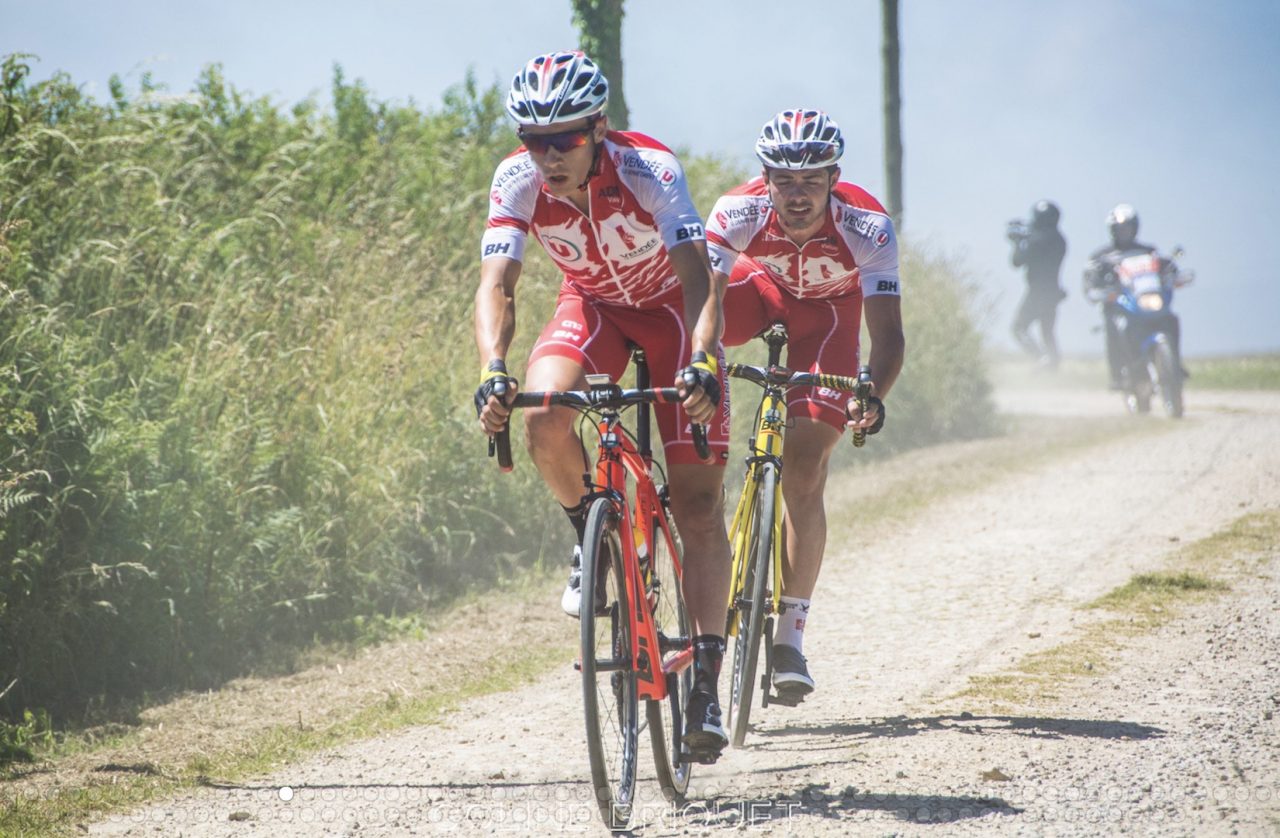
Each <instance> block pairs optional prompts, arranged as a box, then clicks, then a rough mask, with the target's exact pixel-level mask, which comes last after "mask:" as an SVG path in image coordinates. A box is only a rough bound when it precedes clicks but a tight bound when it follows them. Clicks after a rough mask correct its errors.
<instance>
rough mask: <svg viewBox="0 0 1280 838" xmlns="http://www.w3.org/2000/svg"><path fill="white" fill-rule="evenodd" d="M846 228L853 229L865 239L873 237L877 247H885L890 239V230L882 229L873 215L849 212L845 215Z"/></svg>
mask: <svg viewBox="0 0 1280 838" xmlns="http://www.w3.org/2000/svg"><path fill="white" fill-rule="evenodd" d="M844 228H845V229H846V230H852V231H853V232H855V233H857V234H858V235H859V236H862V237H863V238H864V239H871V240H872V241H873V242H875V245H876V247H883V246H884V245H885V243H886V242H888V241H889V233H888V231H887V230H882V229H880V225H879V224H878V223H876V220H875V219H874V218H873V217H871V216H867V215H861V214H859V213H853V212H851V213H848V214H846V215H845V217H844Z"/></svg>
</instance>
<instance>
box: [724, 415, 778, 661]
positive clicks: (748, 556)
mask: <svg viewBox="0 0 1280 838" xmlns="http://www.w3.org/2000/svg"><path fill="white" fill-rule="evenodd" d="M786 424H787V403H786V401H785V400H784V399H780V398H777V397H776V396H774V395H773V394H772V393H769V392H768V391H766V392H765V396H764V399H763V401H762V402H761V405H760V411H759V413H758V414H757V416H756V427H755V433H754V434H753V436H752V440H751V459H750V461H749V462H748V464H747V478H746V482H745V483H744V484H743V487H742V497H740V498H739V499H738V508H737V509H736V510H735V511H734V513H733V523H732V524H731V525H730V526H729V545H730V548H731V549H732V550H733V570H732V572H731V576H730V585H729V607H730V609H732V608H733V604H734V602H735V601H736V600H737V599H738V598H739V597H741V596H742V595H743V593H744V592H745V591H746V587H747V568H749V567H750V566H751V562H753V561H755V555H754V553H753V552H752V550H751V531H752V528H753V526H752V525H753V524H754V522H755V518H756V515H757V514H758V510H757V509H756V494H757V489H758V488H759V486H760V476H761V471H762V469H763V467H764V460H762V459H761V458H762V457H765V456H774V457H778V458H781V457H782V430H783V428H784V427H786ZM783 517H784V516H783V506H782V481H781V480H780V479H779V480H777V481H775V482H774V499H773V542H772V544H773V550H772V553H773V562H772V564H773V579H774V584H773V611H774V612H775V613H776V612H777V610H778V602H779V598H780V597H781V596H782V519H783ZM728 633H729V635H730V636H734V635H736V634H737V633H738V621H737V620H731V621H730V623H729V626H728Z"/></svg>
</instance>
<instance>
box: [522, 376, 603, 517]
mask: <svg viewBox="0 0 1280 838" xmlns="http://www.w3.org/2000/svg"><path fill="white" fill-rule="evenodd" d="M586 386H587V379H586V375H585V373H584V372H583V369H582V365H581V364H579V363H577V362H576V361H574V360H573V359H571V358H564V357H561V356H558V355H544V356H543V357H541V358H539V359H538V360H537V361H535V362H534V363H533V364H532V365H531V366H530V367H529V372H528V374H527V375H526V377H525V381H524V383H523V386H522V387H521V389H523V390H528V391H530V392H533V391H538V390H580V389H583V388H585V387H586ZM577 417H578V413H577V412H576V411H574V410H572V409H570V408H567V407H538V408H529V409H528V410H525V411H524V431H525V442H526V444H527V446H528V449H529V457H530V458H531V459H532V460H533V462H534V465H536V466H537V467H538V473H539V474H541V475H542V479H543V480H544V481H545V482H546V484H547V487H548V488H549V489H551V493H552V494H554V495H555V496H556V500H558V501H559V502H560V505H561V506H563V507H565V508H566V509H569V508H572V507H574V506H577V505H578V504H579V503H580V501H581V500H582V496H583V494H584V492H585V490H584V488H583V484H582V475H583V474H584V473H587V472H589V471H590V467H589V464H588V463H587V461H586V459H585V454H584V452H583V449H582V441H581V440H580V439H579V438H578V434H577V431H576V430H575V421H576V419H577Z"/></svg>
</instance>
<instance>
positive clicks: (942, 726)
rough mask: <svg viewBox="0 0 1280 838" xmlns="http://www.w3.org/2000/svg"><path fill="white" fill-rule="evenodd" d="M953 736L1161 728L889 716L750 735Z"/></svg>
mask: <svg viewBox="0 0 1280 838" xmlns="http://www.w3.org/2000/svg"><path fill="white" fill-rule="evenodd" d="M934 732H952V733H965V734H970V735H980V734H993V733H995V734H998V733H1012V734H1014V735H1016V736H1028V737H1031V738H1033V739H1067V738H1071V737H1080V738H1086V739H1121V740H1124V739H1132V740H1144V739H1158V738H1160V737H1162V736H1164V735H1165V734H1166V731H1165V730H1164V729H1163V728H1159V727H1156V726H1154V725H1145V724H1141V723H1139V722H1122V721H1114V720H1108V719H1055V718H1043V717H1037V716H975V715H973V714H972V713H960V714H958V715H953V716H923V717H917V718H911V717H908V716H889V717H886V718H883V719H873V720H871V721H869V722H866V723H861V724H860V723H840V724H827V725H823V724H816V725H806V724H794V723H793V724H788V725H787V726H786V727H778V728H764V729H760V730H755V731H753V734H752V735H753V736H759V737H762V738H764V739H775V740H780V739H781V738H784V737H795V736H816V737H822V738H829V737H843V738H848V739H884V738H897V737H903V736H918V735H920V734H922V733H934Z"/></svg>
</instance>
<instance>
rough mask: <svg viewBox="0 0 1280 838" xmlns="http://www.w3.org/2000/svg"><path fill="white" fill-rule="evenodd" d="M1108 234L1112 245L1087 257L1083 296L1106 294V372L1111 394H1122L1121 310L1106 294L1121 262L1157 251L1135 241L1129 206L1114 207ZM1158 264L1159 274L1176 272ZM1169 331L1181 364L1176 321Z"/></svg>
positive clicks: (1134, 221)
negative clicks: (1119, 323)
mask: <svg viewBox="0 0 1280 838" xmlns="http://www.w3.org/2000/svg"><path fill="white" fill-rule="evenodd" d="M1107 232H1108V233H1109V234H1110V235H1111V244H1110V245H1107V246H1104V247H1100V248H1098V249H1097V250H1095V251H1094V252H1093V253H1092V254H1090V255H1089V262H1088V264H1086V265H1085V269H1084V290H1085V296H1086V297H1089V298H1091V299H1095V298H1097V297H1099V296H1100V295H1104V294H1105V296H1102V301H1103V302H1102V325H1103V328H1104V329H1105V331H1106V345H1107V368H1108V371H1109V372H1110V375H1111V384H1110V387H1111V389H1112V390H1123V389H1124V372H1123V369H1124V356H1125V353H1124V351H1123V350H1122V348H1121V343H1120V340H1121V334H1120V327H1119V326H1118V325H1117V323H1118V320H1117V315H1118V314H1120V313H1121V309H1120V307H1119V305H1118V304H1117V303H1116V301H1115V297H1114V296H1113V295H1111V294H1107V293H1106V292H1107V291H1108V290H1109V289H1110V288H1111V287H1112V286H1114V285H1115V284H1116V283H1117V282H1118V280H1117V278H1116V274H1115V270H1116V267H1117V266H1118V265H1119V264H1120V263H1121V262H1122V261H1124V260H1125V259H1126V258H1128V257H1130V256H1141V255H1150V254H1154V253H1155V252H1156V249H1155V247H1154V246H1152V245H1149V244H1144V243H1143V242H1140V241H1138V213H1137V210H1135V209H1134V208H1133V207H1132V206H1130V205H1129V204H1117V205H1116V206H1115V208H1114V209H1112V210H1111V212H1109V213H1108V214H1107ZM1160 263H1161V273H1162V274H1166V275H1169V274H1174V275H1176V273H1177V270H1178V269H1177V266H1176V265H1175V264H1174V263H1173V262H1172V261H1171V260H1168V259H1163V258H1162V259H1161V260H1160ZM1169 329H1170V335H1169V337H1170V338H1171V339H1172V341H1173V352H1174V356H1175V357H1176V358H1178V363H1179V364H1181V362H1182V361H1181V359H1182V352H1181V349H1180V341H1179V328H1178V320H1177V318H1176V317H1175V318H1172V319H1171V322H1170V327H1169ZM1182 373H1183V376H1184V377H1186V376H1188V375H1189V374H1188V373H1187V371H1186V368H1185V367H1184V368H1183V370H1182Z"/></svg>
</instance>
